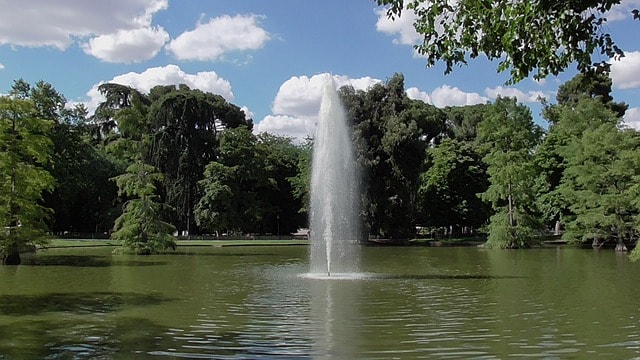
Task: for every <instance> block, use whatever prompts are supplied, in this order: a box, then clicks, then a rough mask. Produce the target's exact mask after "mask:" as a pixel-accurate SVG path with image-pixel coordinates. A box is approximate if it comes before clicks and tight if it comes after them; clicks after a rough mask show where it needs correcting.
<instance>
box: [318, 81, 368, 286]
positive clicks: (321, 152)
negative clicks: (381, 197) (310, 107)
mask: <svg viewBox="0 0 640 360" xmlns="http://www.w3.org/2000/svg"><path fill="white" fill-rule="evenodd" d="M310 195H311V202H310V215H309V223H310V228H311V231H310V235H309V239H310V241H311V254H310V263H311V269H310V273H311V274H315V275H320V274H321V275H323V276H324V275H326V276H327V277H328V278H329V277H331V276H332V275H336V276H342V275H344V274H353V273H357V272H358V271H359V244H358V239H359V238H360V234H359V232H360V229H361V226H360V172H359V171H358V166H357V163H356V157H355V153H354V149H353V143H352V139H351V130H350V127H349V125H348V123H347V118H346V115H345V111H344V108H343V106H342V104H341V102H340V97H339V96H338V92H337V91H336V84H335V82H334V80H333V77H332V76H331V75H327V76H326V79H325V81H324V88H323V96H322V102H321V105H320V112H319V114H318V128H317V131H316V136H315V137H314V140H313V161H312V167H311V190H310Z"/></svg>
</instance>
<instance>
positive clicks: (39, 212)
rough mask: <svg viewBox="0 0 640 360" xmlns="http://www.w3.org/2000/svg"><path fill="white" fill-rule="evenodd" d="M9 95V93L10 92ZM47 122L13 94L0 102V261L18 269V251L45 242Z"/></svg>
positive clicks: (50, 186) (48, 157)
mask: <svg viewBox="0 0 640 360" xmlns="http://www.w3.org/2000/svg"><path fill="white" fill-rule="evenodd" d="M14 90H15V89H14ZM52 125H53V122H52V121H51V120H45V119H42V118H39V117H37V110H36V108H35V106H34V103H33V102H32V101H29V100H25V99H22V98H21V96H20V95H19V94H17V95H13V96H11V95H10V96H3V97H0V174H1V175H2V177H1V181H0V189H1V191H0V225H1V226H2V228H3V231H2V232H0V261H1V262H2V263H3V264H11V265H17V264H20V251H21V250H24V249H25V248H26V247H29V246H33V245H35V244H38V243H41V242H43V241H45V239H46V234H47V232H48V229H47V224H46V223H45V220H46V219H47V218H48V216H49V215H50V211H49V209H47V208H45V207H44V206H42V205H41V201H42V193H43V191H51V190H52V189H53V185H54V179H53V177H52V176H51V174H49V172H48V171H47V170H46V169H45V168H44V166H45V165H46V164H47V163H48V162H49V161H50V160H51V150H52V143H51V139H50V138H49V137H48V133H49V130H50V129H51V126H52Z"/></svg>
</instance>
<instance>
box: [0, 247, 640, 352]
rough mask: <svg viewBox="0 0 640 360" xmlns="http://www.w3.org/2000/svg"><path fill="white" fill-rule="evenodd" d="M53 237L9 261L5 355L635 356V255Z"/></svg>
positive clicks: (1, 335)
mask: <svg viewBox="0 0 640 360" xmlns="http://www.w3.org/2000/svg"><path fill="white" fill-rule="evenodd" d="M111 251H112V248H109V247H102V248H76V249H50V250H46V251H40V252H38V253H37V254H36V255H31V256H29V257H27V258H25V259H23V260H24V262H25V265H21V266H18V267H9V266H3V267H0V359H32V358H33V359H82V358H92V359H94V358H97V359H112V358H113V359H128V358H215V359H255V358H268V359H307V358H339V359H363V358H366V359H391V358H398V359H413V358H429V359H431V358H464V359H468V358H480V359H493V358H500V359H504V358H509V357H511V358H526V357H535V358H545V359H592V358H599V359H603V358H611V359H630V358H640V313H639V307H640V285H638V281H637V280H638V279H639V278H640V264H635V263H630V262H629V260H628V259H627V257H625V256H621V255H618V254H615V253H614V252H613V251H599V252H598V251H591V250H579V249H568V248H557V249H555V248H554V249H536V250H520V251H499V250H498V251H489V250H483V249H477V248H422V247H397V248H396V247H372V248H364V249H363V252H362V259H361V267H362V268H363V271H364V272H365V273H364V274H363V276H361V277H360V278H357V279H343V280H318V279H313V278H308V277H304V276H301V274H304V273H306V272H307V271H308V268H309V262H308V248H307V247H305V246H268V247H224V248H216V247H186V248H185V247H182V248H179V249H178V251H176V252H175V253H171V254H167V255H160V256H152V257H140V256H130V255H112V253H111Z"/></svg>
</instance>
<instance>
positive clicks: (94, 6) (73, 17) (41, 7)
mask: <svg viewBox="0 0 640 360" xmlns="http://www.w3.org/2000/svg"><path fill="white" fill-rule="evenodd" d="M168 5H169V3H168V0H112V1H77V0H59V1H50V0H29V1H23V0H5V1H3V3H2V11H1V12H0V45H1V44H11V45H18V46H29V47H36V46H52V47H55V48H58V49H60V50H64V49H66V48H67V47H69V46H70V45H71V44H72V43H73V42H74V39H75V38H78V37H79V38H82V37H89V36H100V35H107V34H115V33H117V32H118V31H120V30H133V29H139V28H143V27H149V26H150V24H151V18H152V17H153V15H154V14H155V13H156V12H158V11H160V10H163V9H166V8H167V7H168ZM34 9H38V11H34ZM34 24H35V25H34ZM36 25H37V26H36Z"/></svg>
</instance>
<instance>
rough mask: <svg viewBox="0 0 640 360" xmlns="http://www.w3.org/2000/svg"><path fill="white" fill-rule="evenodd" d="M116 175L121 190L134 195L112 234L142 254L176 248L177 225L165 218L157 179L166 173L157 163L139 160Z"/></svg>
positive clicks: (118, 219) (123, 245)
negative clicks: (151, 164) (157, 166)
mask: <svg viewBox="0 0 640 360" xmlns="http://www.w3.org/2000/svg"><path fill="white" fill-rule="evenodd" d="M114 179H115V181H116V183H117V185H118V188H119V194H120V195H123V196H128V197H131V199H130V200H128V201H127V202H126V203H125V207H124V211H123V213H122V215H120V216H119V217H118V218H117V219H116V221H115V225H114V228H113V233H112V234H111V238H112V239H114V240H117V241H118V242H120V244H121V245H122V247H123V248H125V249H129V250H131V251H133V252H135V253H136V254H138V255H150V254H152V253H157V252H160V251H163V250H167V249H169V248H171V249H174V250H175V248H176V242H175V238H174V236H173V235H172V234H173V233H174V232H175V231H176V228H175V226H173V225H171V224H169V223H167V222H165V221H162V220H161V207H162V204H161V203H159V202H158V196H157V195H156V194H155V193H156V186H155V184H154V183H157V182H159V181H161V180H162V174H160V173H158V172H156V171H155V169H154V168H153V166H150V165H147V164H144V163H142V161H137V162H135V163H134V164H132V165H130V166H129V167H128V168H127V172H126V173H125V174H122V175H119V176H116V177H115V178H114Z"/></svg>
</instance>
